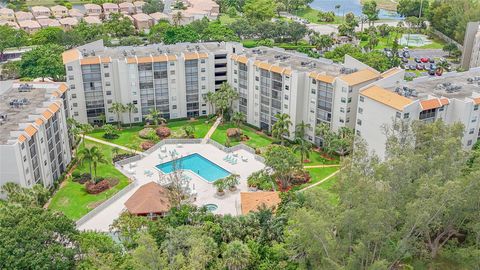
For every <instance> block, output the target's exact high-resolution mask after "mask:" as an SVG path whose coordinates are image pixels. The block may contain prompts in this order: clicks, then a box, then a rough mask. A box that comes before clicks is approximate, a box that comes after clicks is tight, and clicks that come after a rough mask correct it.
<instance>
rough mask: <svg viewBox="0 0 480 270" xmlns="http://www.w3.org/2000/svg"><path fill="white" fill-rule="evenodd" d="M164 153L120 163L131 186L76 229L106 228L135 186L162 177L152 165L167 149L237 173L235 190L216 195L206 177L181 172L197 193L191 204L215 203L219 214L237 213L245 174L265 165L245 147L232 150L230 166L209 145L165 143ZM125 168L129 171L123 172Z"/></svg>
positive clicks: (169, 157) (216, 212)
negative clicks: (234, 157) (234, 156)
mask: <svg viewBox="0 0 480 270" xmlns="http://www.w3.org/2000/svg"><path fill="white" fill-rule="evenodd" d="M164 148H166V150H167V151H166V153H163V152H161V148H160V149H158V150H156V151H154V152H153V153H151V154H150V155H148V156H146V157H144V158H143V159H141V160H139V161H136V162H134V163H136V164H135V165H136V166H134V167H133V168H131V169H130V164H126V165H124V166H123V168H124V169H123V170H122V172H123V173H126V175H127V176H128V177H130V178H133V179H136V185H135V187H134V188H133V189H132V190H130V191H129V192H127V193H125V194H124V195H123V196H121V197H119V198H118V199H117V200H116V201H114V202H113V203H112V204H110V205H109V206H107V207H106V208H105V209H103V210H102V211H100V212H98V213H97V214H96V215H94V216H93V217H92V218H90V219H89V220H87V221H86V222H85V223H83V224H82V225H80V226H79V228H78V229H80V230H95V231H103V232H107V231H109V227H110V225H111V224H112V223H113V221H114V220H115V219H116V218H118V216H119V215H120V214H121V213H122V212H123V211H125V205H124V203H125V202H126V201H127V200H128V198H130V196H132V194H133V193H135V191H137V189H138V188H139V187H140V186H142V185H144V184H147V183H149V182H152V181H155V182H160V179H161V178H162V173H161V172H160V171H159V170H158V169H156V168H155V166H156V165H158V164H161V163H164V162H168V161H171V160H172V157H171V156H170V155H169V154H168V153H169V151H173V150H176V152H177V153H178V154H179V157H182V156H187V155H190V154H193V153H198V154H200V155H202V156H203V157H205V158H207V159H209V160H210V161H212V162H213V163H215V164H217V165H219V166H220V167H222V168H224V169H225V170H227V171H229V172H231V173H235V174H238V175H240V184H239V185H238V186H237V191H235V192H230V191H229V190H227V191H226V194H225V195H224V196H223V197H221V198H219V197H217V195H216V188H215V187H214V186H213V184H212V183H209V182H207V181H206V180H204V179H202V178H201V177H199V176H198V175H197V174H194V173H192V172H191V171H186V172H185V174H187V175H189V176H190V177H191V178H192V179H191V180H190V183H189V187H190V188H193V187H194V189H195V190H196V192H197V199H196V201H194V202H193V204H195V205H198V206H203V205H205V204H216V205H218V209H217V210H215V211H214V212H213V213H215V214H222V215H226V214H229V215H240V214H241V206H240V192H242V191H243V192H244V191H248V187H247V177H248V176H249V175H250V174H252V173H254V172H256V171H259V170H261V169H263V168H264V167H265V165H264V164H263V163H262V162H260V161H257V160H255V157H254V155H253V154H251V153H249V152H247V151H245V150H242V149H241V150H237V151H235V152H233V153H236V154H238V158H237V164H236V165H232V164H230V163H228V162H226V161H224V160H223V158H224V157H225V156H226V155H227V153H225V152H224V151H222V150H220V149H218V148H217V147H215V146H213V145H211V144H183V145H182V147H179V146H178V145H176V144H175V145H174V144H169V145H165V146H164ZM159 154H160V155H167V157H166V158H163V159H162V160H160V159H159ZM242 156H243V157H246V158H247V159H248V161H246V162H244V161H242V160H241V158H240V157H242ZM127 170H131V171H130V172H127ZM145 171H150V172H151V175H150V176H148V175H146V174H145Z"/></svg>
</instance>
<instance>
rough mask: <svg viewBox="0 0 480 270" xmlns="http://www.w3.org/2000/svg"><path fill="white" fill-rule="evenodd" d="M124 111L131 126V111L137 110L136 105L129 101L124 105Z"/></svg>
mask: <svg viewBox="0 0 480 270" xmlns="http://www.w3.org/2000/svg"><path fill="white" fill-rule="evenodd" d="M125 111H127V112H128V122H129V123H130V127H132V112H137V105H135V104H133V103H132V102H129V103H127V104H126V105H125Z"/></svg>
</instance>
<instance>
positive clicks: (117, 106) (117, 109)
mask: <svg viewBox="0 0 480 270" xmlns="http://www.w3.org/2000/svg"><path fill="white" fill-rule="evenodd" d="M110 110H111V111H112V112H113V113H116V114H117V127H118V129H120V114H121V113H123V112H125V105H123V104H122V103H120V102H114V103H112V107H111V108H110Z"/></svg>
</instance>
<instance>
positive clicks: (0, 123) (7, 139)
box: [0, 82, 71, 187]
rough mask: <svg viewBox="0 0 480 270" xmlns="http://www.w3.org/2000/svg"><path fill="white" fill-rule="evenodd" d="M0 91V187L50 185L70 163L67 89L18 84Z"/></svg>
mask: <svg viewBox="0 0 480 270" xmlns="http://www.w3.org/2000/svg"><path fill="white" fill-rule="evenodd" d="M5 84H6V83H5ZM0 91H1V92H0V99H1V100H2V102H0V186H2V185H3V184H5V183H7V182H14V183H17V184H19V185H20V186H23V187H31V186H33V185H34V184H42V185H43V186H45V187H50V186H52V185H53V183H54V182H55V181H56V180H58V179H59V177H60V175H61V174H62V173H63V172H64V171H65V170H66V167H67V165H68V164H69V163H70V160H71V148H70V142H69V138H68V133H67V124H66V118H67V116H68V113H69V109H68V107H69V105H68V104H69V101H68V93H67V91H68V86H67V85H66V84H65V83H36V82H29V83H24V82H22V83H13V84H12V85H11V86H10V87H7V88H6V89H2V90H0Z"/></svg>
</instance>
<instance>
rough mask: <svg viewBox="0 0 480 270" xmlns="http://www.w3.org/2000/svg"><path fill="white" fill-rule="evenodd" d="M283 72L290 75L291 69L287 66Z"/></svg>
mask: <svg viewBox="0 0 480 270" xmlns="http://www.w3.org/2000/svg"><path fill="white" fill-rule="evenodd" d="M283 74H285V75H288V76H290V75H292V70H291V69H289V68H286V69H285V70H284V71H283Z"/></svg>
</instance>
